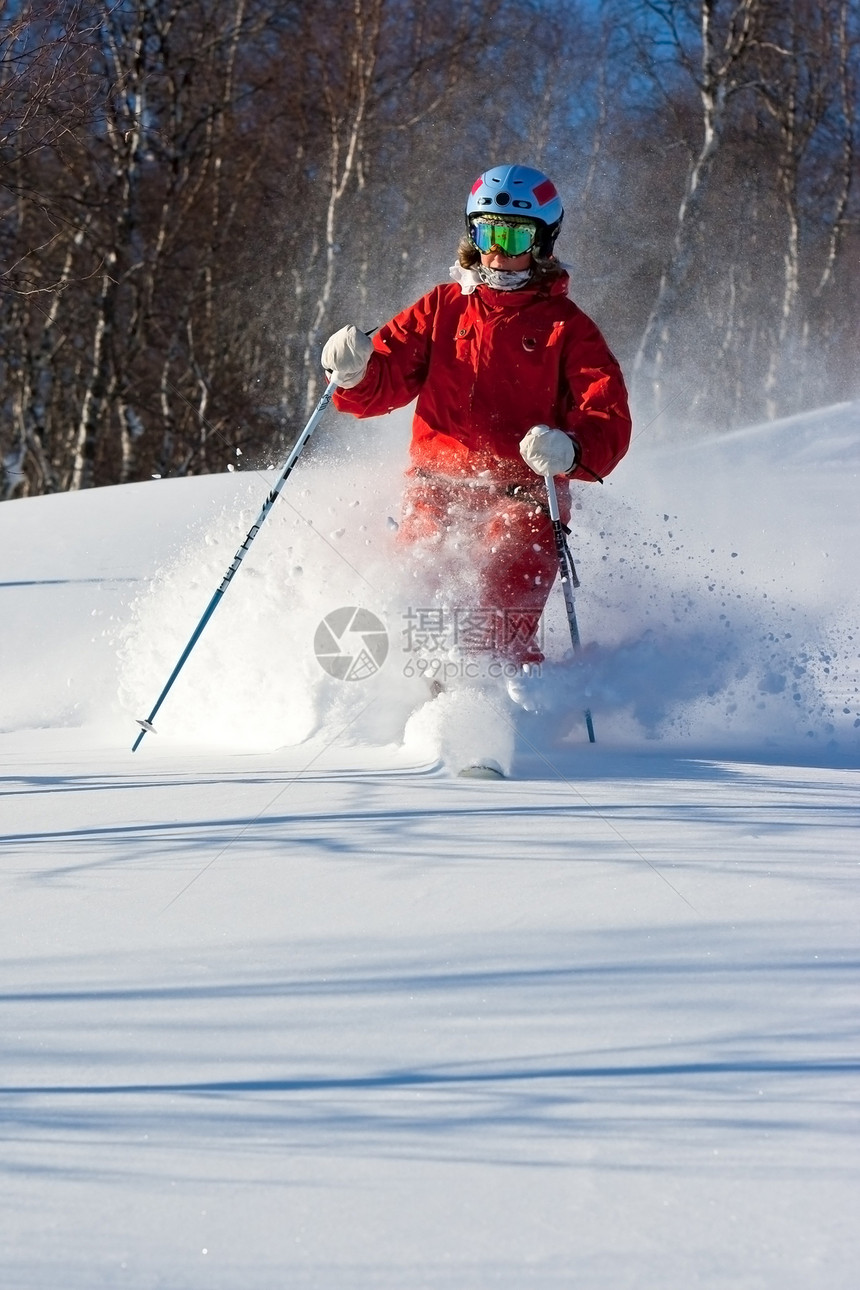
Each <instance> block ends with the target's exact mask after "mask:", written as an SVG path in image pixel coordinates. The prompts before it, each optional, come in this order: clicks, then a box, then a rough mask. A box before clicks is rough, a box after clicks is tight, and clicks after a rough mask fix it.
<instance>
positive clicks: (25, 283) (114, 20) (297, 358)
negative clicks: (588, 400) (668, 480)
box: [0, 0, 860, 498]
mask: <svg viewBox="0 0 860 1290" xmlns="http://www.w3.org/2000/svg"><path fill="white" fill-rule="evenodd" d="M0 60H1V61H0V263H2V271H0V286H2V303H1V304H0V498H11V497H22V496H27V495H33V494H39V493H48V492H56V491H62V490H68V489H77V488H85V487H90V486H93V485H101V484H114V483H124V482H128V481H133V480H139V479H146V478H149V477H150V476H153V475H154V476H168V475H188V474H200V473H205V472H210V471H220V470H224V469H225V468H227V467H228V466H234V465H236V464H237V462H238V460H239V458H240V457H241V458H242V463H243V464H246V465H265V464H270V463H272V462H276V461H277V460H278V458H279V456H280V455H281V454H282V453H283V451H284V450H285V448H286V446H287V445H288V444H289V443H290V442H292V440H293V439H294V438H295V437H296V435H297V434H298V432H299V431H300V429H301V427H302V426H303V424H304V422H305V420H306V418H307V415H308V413H309V411H310V409H311V408H312V407H313V405H314V403H315V401H316V399H317V398H318V396H319V392H320V381H321V372H320V368H319V351H320V348H321V345H322V343H323V341H324V340H325V338H326V336H327V335H328V334H329V333H330V332H331V331H332V330H334V329H335V328H337V327H338V326H341V325H342V324H344V323H345V322H349V321H354V322H356V323H357V324H359V325H361V326H364V327H366V328H368V329H369V328H370V327H372V326H373V325H375V324H378V323H379V322H381V321H384V320H385V319H386V318H388V317H389V316H391V315H392V314H393V313H395V312H397V311H398V310H399V309H400V308H402V307H404V306H405V305H406V304H408V303H410V302H411V300H412V299H414V298H415V297H416V296H417V295H418V294H419V293H420V292H422V291H424V290H427V289H429V287H430V286H432V285H433V284H434V283H435V282H438V281H442V280H444V279H445V277H446V275H447V266H448V265H449V264H451V263H452V261H453V258H454V251H455V247H456V243H457V241H458V239H459V237H460V235H461V232H462V209H463V203H464V198H465V195H466V193H467V192H468V189H469V187H470V186H471V183H472V181H473V180H474V178H475V176H476V175H477V174H478V173H479V172H480V171H481V170H483V169H485V168H486V167H488V166H490V165H494V164H498V163H501V162H505V161H521V162H524V163H526V164H531V165H535V166H537V167H539V168H540V169H543V170H545V171H546V172H548V173H549V174H550V175H551V176H552V177H553V178H554V179H555V181H556V183H557V185H558V187H559V189H560V191H561V193H562V197H563V199H564V203H565V209H566V215H565V224H564V229H563V231H562V235H561V238H560V240H559V244H558V247H557V250H558V253H559V256H560V258H561V259H562V260H564V261H565V262H566V263H568V264H569V266H570V268H571V277H572V295H573V297H574V299H576V300H577V302H578V303H579V304H580V305H581V306H582V307H583V308H584V309H585V310H586V311H587V312H589V313H590V314H591V315H592V316H593V317H594V318H595V319H596V321H597V322H598V323H599V325H600V326H601V328H602V329H603V331H604V333H605V334H606V336H607V338H608V340H609V342H610V344H611V345H612V347H613V349H614V350H615V351H616V353H617V354H618V357H619V359H620V360H621V362H622V366H623V368H624V370H625V373H626V374H627V376H628V381H629V383H630V385H631V387H632V394H633V405H634V414H635V418H636V422H637V427H638V429H639V432H640V433H641V432H643V431H644V430H645V429H647V430H648V433H649V435H650V436H651V437H652V438H653V439H657V438H662V439H663V440H669V441H671V440H672V439H673V438H676V437H679V436H690V435H697V436H703V435H706V434H708V433H714V432H715V431H716V430H717V429H718V428H719V429H724V428H725V427H731V426H735V425H741V424H750V423H752V422H755V421H757V420H762V419H766V418H768V417H775V416H779V415H784V414H786V413H790V412H797V411H801V410H804V409H806V408H812V407H819V406H822V405H823V404H827V403H832V402H838V401H841V400H845V399H851V398H856V397H858V395H860V375H858V364H857V340H858V335H857V300H858V299H860V255H858V250H860V213H858V198H857V184H856V173H855V172H856V169H857V108H858V97H860V91H858V86H860V6H858V5H857V3H856V0H604V2H603V3H600V4H595V3H591V2H586V0H551V2H550V0H428V3H424V4H419V5H414V4H413V0H315V2H314V3H313V4H307V3H304V2H302V0H75V2H70V0H38V2H37V3H26V2H24V0H0ZM526 428H527V427H524V430H525V429H526Z"/></svg>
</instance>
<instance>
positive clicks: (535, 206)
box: [466, 166, 564, 257]
mask: <svg viewBox="0 0 860 1290" xmlns="http://www.w3.org/2000/svg"><path fill="white" fill-rule="evenodd" d="M477 215H508V216H510V217H511V218H512V219H530V220H534V222H535V223H536V224H537V226H538V239H537V243H536V250H537V253H538V255H540V256H543V257H546V256H549V255H552V248H553V246H554V245H555V239H556V238H557V237H558V233H559V229H560V228H561V221H562V220H563V219H564V207H563V206H562V204H561V198H560V197H559V195H558V192H557V190H556V187H555V184H554V183H553V182H552V180H551V179H549V178H548V177H547V176H546V175H545V174H543V173H542V172H541V171H540V170H532V168H531V167H530V166H494V167H493V168H492V170H485V171H484V173H483V174H482V175H479V176H478V178H477V179H476V180H475V182H474V184H472V191H471V192H470V193H469V196H468V199H467V201H466V227H467V229H469V230H470V231H471V224H470V221H471V219H472V218H473V217H474V216H477Z"/></svg>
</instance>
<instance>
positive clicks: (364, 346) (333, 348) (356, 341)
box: [322, 323, 373, 390]
mask: <svg viewBox="0 0 860 1290" xmlns="http://www.w3.org/2000/svg"><path fill="white" fill-rule="evenodd" d="M372 353H373V341H372V340H371V339H370V337H369V336H366V335H365V334H364V332H363V331H359V330H358V328H357V327H354V326H353V325H352V323H350V324H349V326H348V327H341V329H340V331H336V332H335V334H334V335H333V336H329V338H328V340H327V341H326V343H325V344H324V345H323V351H322V365H323V367H324V368H325V370H326V371H327V372H330V373H332V374H335V373H336V374H337V383H338V385H339V386H340V387H341V389H344V390H351V389H352V387H353V386H354V385H358V383H359V381H361V380H363V379H364V373H365V372H366V371H367V364H368V360H369V359H370V356H371V354H372Z"/></svg>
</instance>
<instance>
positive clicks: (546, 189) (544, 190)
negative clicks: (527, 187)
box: [472, 179, 558, 206]
mask: <svg viewBox="0 0 860 1290" xmlns="http://www.w3.org/2000/svg"><path fill="white" fill-rule="evenodd" d="M474 191H475V190H474V188H473V189H472V192H474ZM554 197H558V193H557V192H556V190H555V184H554V183H553V182H552V180H551V179H544V180H543V182H542V183H540V184H538V186H537V188H536V189H535V190H534V198H535V201H536V202H537V204H538V206H546V204H547V202H551V201H552V200H553V198H554Z"/></svg>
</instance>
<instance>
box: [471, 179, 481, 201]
mask: <svg viewBox="0 0 860 1290" xmlns="http://www.w3.org/2000/svg"><path fill="white" fill-rule="evenodd" d="M483 182H484V176H483V175H478V178H477V179H476V180H475V182H474V183H473V184H472V191H471V193H470V196H471V197H474V195H475V193H476V192H477V191H478V189H479V188H480V187H481V184H482V183H483Z"/></svg>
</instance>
